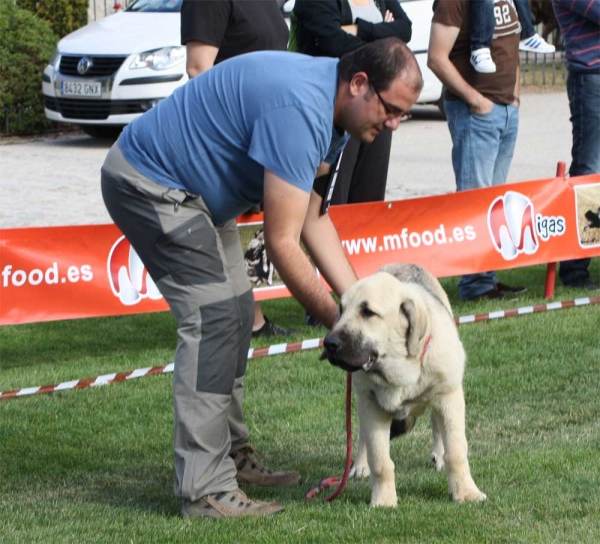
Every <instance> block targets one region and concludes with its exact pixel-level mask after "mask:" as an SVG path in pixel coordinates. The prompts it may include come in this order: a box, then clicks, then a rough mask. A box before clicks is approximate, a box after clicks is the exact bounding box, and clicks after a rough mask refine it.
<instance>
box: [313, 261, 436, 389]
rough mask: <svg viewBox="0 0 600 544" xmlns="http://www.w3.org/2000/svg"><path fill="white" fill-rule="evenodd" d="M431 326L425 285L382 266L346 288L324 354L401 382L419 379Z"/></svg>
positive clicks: (349, 366)
mask: <svg viewBox="0 0 600 544" xmlns="http://www.w3.org/2000/svg"><path fill="white" fill-rule="evenodd" d="M430 330H431V324H430V318H429V312H428V310H427V308H426V307H425V305H424V302H423V296H422V294H421V292H420V289H419V287H418V286H416V285H414V284H408V283H403V282H400V281H398V280H397V279H396V278H394V277H393V276H392V275H391V274H388V273H386V272H378V273H376V274H374V275H372V276H369V277H368V278H365V279H362V280H360V281H358V282H356V283H355V284H354V285H353V286H352V287H351V288H350V289H348V291H347V292H346V293H344V295H343V297H342V299H341V303H340V313H339V316H338V320H337V321H336V323H335V325H334V326H333V328H332V329H331V332H330V333H329V334H328V335H327V336H326V337H325V341H324V350H323V354H322V356H321V357H322V358H327V359H329V362H330V363H331V364H333V365H335V366H338V367H340V368H342V369H343V370H346V371H348V372H355V371H357V370H362V371H364V372H367V373H374V374H379V375H381V377H383V378H384V379H385V380H386V381H389V382H391V383H397V384H398V385H400V384H401V383H407V381H408V382H410V383H414V381H416V379H418V375H419V373H420V370H419V368H420V364H421V363H420V360H419V358H420V355H421V352H422V350H423V345H424V343H425V340H426V336H427V335H428V334H429V331H430ZM415 377H416V378H415Z"/></svg>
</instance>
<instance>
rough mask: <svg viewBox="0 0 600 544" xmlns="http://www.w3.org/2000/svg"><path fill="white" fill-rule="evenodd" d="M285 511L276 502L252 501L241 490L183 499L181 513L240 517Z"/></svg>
mask: <svg viewBox="0 0 600 544" xmlns="http://www.w3.org/2000/svg"><path fill="white" fill-rule="evenodd" d="M280 512H283V507H282V506H281V505H280V504H278V503H276V502H261V501H251V500H250V499H249V498H248V497H246V494H245V493H244V492H243V491H242V490H240V489H236V490H235V491H222V492H221V493H213V494H212V495H205V496H204V497H201V498H200V499H198V500H197V501H194V502H192V501H186V500H184V501H183V508H182V509H181V515H182V516H183V517H188V516H189V517H194V518H238V517H240V516H255V517H258V516H270V515H272V514H278V513H280Z"/></svg>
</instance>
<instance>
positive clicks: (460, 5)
mask: <svg viewBox="0 0 600 544" xmlns="http://www.w3.org/2000/svg"><path fill="white" fill-rule="evenodd" d="M471 1H472V0H471ZM494 5H495V7H497V8H498V9H499V10H500V12H501V13H502V14H503V21H502V25H501V28H498V27H497V28H496V31H495V32H494V37H493V39H492V41H491V49H492V57H493V58H494V59H496V64H497V67H498V69H497V70H496V72H495V73H491V74H482V73H479V72H477V71H476V70H475V69H474V68H473V66H472V65H471V62H470V57H471V51H470V35H471V33H470V15H469V12H470V0H455V1H441V2H439V3H438V4H437V5H436V6H435V9H434V14H433V22H432V25H431V35H430V42H429V57H428V63H427V64H428V66H429V68H431V70H432V71H433V72H434V73H435V75H436V76H437V77H438V78H439V79H440V81H441V82H442V83H443V84H444V86H445V87H446V91H445V100H444V106H445V110H446V118H447V122H448V128H449V130H450V135H451V137H452V146H453V147H452V166H453V168H454V174H455V177H456V189H457V191H466V190H469V189H477V188H481V187H491V186H492V185H502V184H504V183H505V182H506V179H507V177H508V170H509V168H510V163H511V161H512V157H513V153H514V149H515V142H516V139H517V131H518V128H519V40H520V34H521V25H520V24H519V18H518V16H517V12H516V10H515V7H514V4H513V2H512V1H511V0H499V1H497V2H495V4H494ZM458 286H459V291H460V298H461V300H477V299H481V298H504V297H505V296H507V295H510V296H513V295H515V294H516V293H522V292H524V291H526V289H525V288H524V287H511V286H509V285H506V284H504V283H500V282H499V281H498V278H497V276H496V273H495V272H483V273H478V274H467V275H464V276H463V277H462V278H461V279H460V281H459V283H458Z"/></svg>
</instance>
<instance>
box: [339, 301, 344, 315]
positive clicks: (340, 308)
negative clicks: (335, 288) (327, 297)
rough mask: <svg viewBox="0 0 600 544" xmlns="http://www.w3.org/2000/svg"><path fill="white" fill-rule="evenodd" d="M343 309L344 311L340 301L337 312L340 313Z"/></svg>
mask: <svg viewBox="0 0 600 544" xmlns="http://www.w3.org/2000/svg"><path fill="white" fill-rule="evenodd" d="M343 311H344V307H343V306H342V305H341V303H340V305H339V306H338V312H339V314H340V315H342V313H343Z"/></svg>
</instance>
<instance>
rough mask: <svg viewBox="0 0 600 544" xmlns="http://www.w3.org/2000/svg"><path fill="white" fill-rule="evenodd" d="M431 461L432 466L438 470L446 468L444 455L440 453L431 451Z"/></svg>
mask: <svg viewBox="0 0 600 544" xmlns="http://www.w3.org/2000/svg"><path fill="white" fill-rule="evenodd" d="M429 460H430V461H431V466H433V468H434V469H435V470H437V471H438V472H439V471H440V470H444V456H443V455H438V454H437V453H436V452H432V453H431V457H430V458H429Z"/></svg>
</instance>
